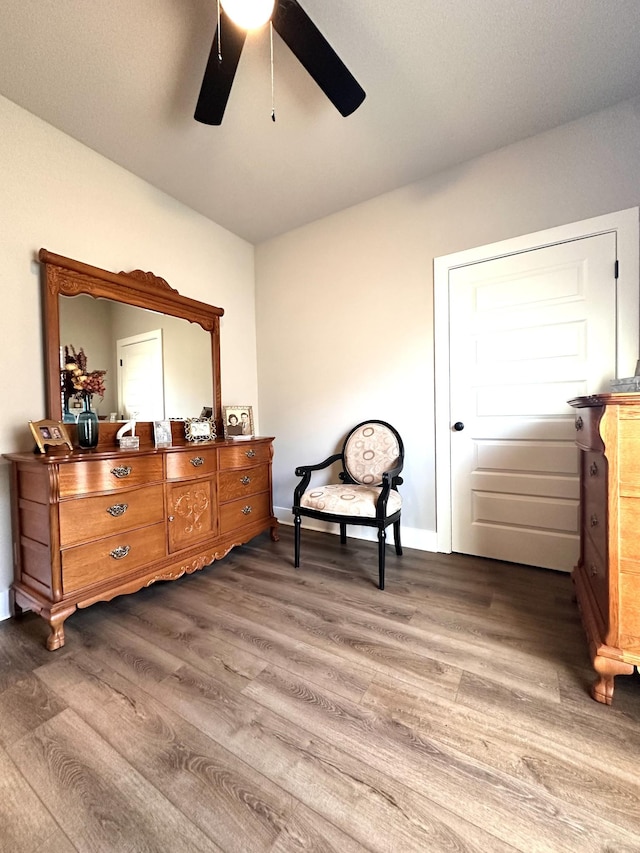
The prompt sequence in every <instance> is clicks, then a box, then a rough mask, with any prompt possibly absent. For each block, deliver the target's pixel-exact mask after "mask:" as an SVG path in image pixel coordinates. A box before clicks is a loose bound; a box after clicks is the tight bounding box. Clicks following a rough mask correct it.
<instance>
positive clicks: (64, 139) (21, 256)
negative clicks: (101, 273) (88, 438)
mask: <svg viewBox="0 0 640 853" xmlns="http://www.w3.org/2000/svg"><path fill="white" fill-rule="evenodd" d="M0 127H1V128H2V133H0V209H1V210H2V228H1V229H0V292H1V293H2V312H1V313H0V340H1V341H2V368H3V369H2V380H1V384H0V402H1V405H2V414H3V416H2V418H1V419H0V451H1V452H3V453H6V452H11V451H16V450H30V449H31V447H32V446H33V443H32V440H31V438H30V433H29V429H28V426H27V422H28V421H29V420H30V419H31V420H39V419H40V418H43V417H45V415H46V412H45V391H44V382H43V376H44V374H43V350H42V336H41V315H40V284H39V265H38V264H37V263H35V262H34V259H35V257H36V255H37V252H38V249H40V248H41V247H45V248H47V249H49V250H50V251H52V252H55V253H57V254H60V255H66V256H67V257H71V258H76V259H77V260H80V261H83V262H85V263H88V264H92V265H94V266H98V267H102V268H103V269H107V270H112V271H114V272H118V271H120V270H130V269H138V268H142V269H144V270H150V271H151V272H154V273H155V274H156V275H159V276H161V277H162V278H164V279H166V280H167V281H168V282H169V284H170V285H171V286H172V287H175V288H176V289H177V290H178V291H179V292H180V293H182V294H183V295H185V296H191V297H192V298H194V299H198V300H201V301H203V302H209V303H212V304H214V305H220V306H222V307H223V308H224V309H225V316H224V317H223V318H222V321H221V334H222V344H221V347H222V367H223V371H222V372H223V380H222V381H223V385H222V394H223V402H226V403H235V402H238V401H240V402H245V403H249V402H253V403H254V405H257V372H256V357H255V300H254V252H253V247H252V246H251V245H250V244H248V243H247V242H245V241H244V240H241V239H240V238H239V237H236V236H235V235H233V234H231V233H230V232H228V231H226V230H224V229H223V228H221V227H220V226H218V225H216V224H214V223H213V222H211V221H210V220H207V219H205V218H204V217H203V216H200V215H199V214H196V213H194V212H193V211H191V210H189V209H188V208H186V207H184V206H183V205H181V204H179V203H178V202H176V201H175V200H173V199H172V198H170V197H169V196H167V195H165V194H163V193H161V192H159V191H158V190H155V189H154V188H153V187H151V186H149V185H148V184H146V183H145V182H144V181H141V180H140V179H139V178H136V177H134V176H133V175H131V174H130V173H129V172H126V171H125V170H123V169H121V168H120V167H118V166H116V165H115V164H113V163H112V162H110V161H109V160H106V159H104V158H103V157H100V156H99V155H97V154H95V153H94V152H93V151H91V150H89V149H88V148H86V147H84V146H83V145H81V144H80V143H78V142H76V141H74V140H73V139H71V138H70V137H68V136H65V135H64V134H62V133H60V132H59V131H57V130H55V129H54V128H52V127H51V126H50V125H47V124H46V123H44V122H42V121H40V120H39V119H37V118H35V117H34V116H32V115H31V114H29V113H27V112H25V111H24V110H22V109H21V108H19V107H17V106H15V105H14V104H12V103H11V102H10V101H7V100H6V99H4V98H0ZM239 340H242V341H243V346H242V347H237V346H235V343H236V342H237V341H239ZM8 467H9V466H8V463H6V462H5V461H4V460H2V461H0V618H2V617H4V616H6V615H8V592H7V591H8V588H9V585H10V583H11V579H12V573H13V569H12V559H11V529H10V509H9V486H8Z"/></svg>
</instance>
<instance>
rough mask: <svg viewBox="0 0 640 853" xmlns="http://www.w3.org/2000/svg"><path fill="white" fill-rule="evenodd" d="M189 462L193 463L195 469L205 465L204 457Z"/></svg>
mask: <svg viewBox="0 0 640 853" xmlns="http://www.w3.org/2000/svg"><path fill="white" fill-rule="evenodd" d="M189 462H191V464H192V465H193V467H194V468H199V467H200V466H201V465H204V457H202V456H194V457H193V459H190V460H189Z"/></svg>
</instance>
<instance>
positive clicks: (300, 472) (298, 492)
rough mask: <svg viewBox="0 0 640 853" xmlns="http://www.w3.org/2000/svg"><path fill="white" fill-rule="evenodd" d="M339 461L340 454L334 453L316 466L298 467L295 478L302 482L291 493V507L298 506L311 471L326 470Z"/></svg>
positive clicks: (309, 479)
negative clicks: (300, 478)
mask: <svg viewBox="0 0 640 853" xmlns="http://www.w3.org/2000/svg"><path fill="white" fill-rule="evenodd" d="M341 459H342V453H334V454H333V455H332V456H328V457H327V458H326V459H325V460H323V461H322V462H319V463H318V464H317V465H299V466H298V467H297V468H296V472H295V473H296V477H302V480H301V481H300V482H299V483H298V485H297V486H296V488H295V491H294V493H293V505H294V506H298V505H299V503H300V498H301V497H302V495H303V494H304V493H305V492H306V490H307V486H308V485H309V483H310V482H311V474H312V473H313V471H321V470H322V469H323V468H328V467H329V465H333V463H334V462H339V461H340V460H341Z"/></svg>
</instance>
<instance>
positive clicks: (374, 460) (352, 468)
mask: <svg viewBox="0 0 640 853" xmlns="http://www.w3.org/2000/svg"><path fill="white" fill-rule="evenodd" d="M334 462H340V463H342V471H341V472H340V474H339V478H340V480H341V481H342V483H341V484H337V485H326V486H318V488H309V485H310V482H311V476H312V474H313V473H314V472H315V471H320V470H322V469H323V468H328V467H329V465H333V463H334ZM403 463H404V446H403V444H402V439H401V438H400V435H399V434H398V432H397V431H396V430H395V429H394V428H393V427H392V426H391V425H390V424H388V423H385V421H375V420H373V421H364V422H363V423H361V424H358V425H357V426H355V427H354V428H353V429H352V430H351V432H350V433H349V434H348V435H347V437H346V439H345V441H344V445H343V447H342V451H341V452H340V453H334V454H333V456H329V457H328V458H327V459H325V460H324V462H320V463H319V464H317V465H301V466H300V467H298V468H296V476H297V477H301V480H300V482H299V483H298V485H297V486H296V489H295V492H294V495H293V508H292V512H293V516H294V528H295V535H294V548H295V553H294V564H295V567H296V568H298V567H299V565H300V528H301V525H302V522H301V518H302V516H303V515H304V516H307V517H309V518H316V519H320V520H322V521H331V522H334V523H336V524H338V525H340V543H341V544H342V545H344V544H345V543H346V541H347V524H360V525H364V526H366V527H376V528H377V529H378V575H379V579H378V586H379V588H380V589H384V568H385V545H386V528H387V527H388V526H389V525H390V524H393V538H394V542H395V547H396V554H402V545H401V542H400V512H401V509H402V500H401V498H400V495H399V493H398V491H397V487H398V486H399V485H400V484H401V483H402V477H400V476H399V475H400V472H401V471H402V466H403Z"/></svg>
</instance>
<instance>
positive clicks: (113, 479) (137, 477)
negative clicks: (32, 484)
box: [60, 455, 163, 498]
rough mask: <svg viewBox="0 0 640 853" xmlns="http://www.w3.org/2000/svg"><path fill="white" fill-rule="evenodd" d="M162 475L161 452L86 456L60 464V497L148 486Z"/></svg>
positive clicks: (160, 478) (159, 479)
mask: <svg viewBox="0 0 640 853" xmlns="http://www.w3.org/2000/svg"><path fill="white" fill-rule="evenodd" d="M162 477H163V472H162V457H161V456H160V455H157V456H123V457H117V458H116V459H113V458H112V459H95V460H84V461H82V462H78V463H75V464H74V463H72V464H69V465H60V497H63V498H64V497H68V496H70V495H86V494H89V493H90V492H109V491H113V490H114V489H128V488H130V487H131V486H146V485H147V483H153V482H158V481H161V480H162Z"/></svg>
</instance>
